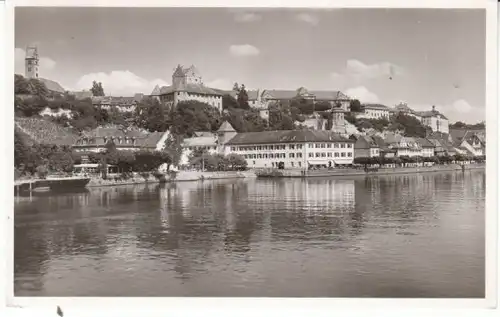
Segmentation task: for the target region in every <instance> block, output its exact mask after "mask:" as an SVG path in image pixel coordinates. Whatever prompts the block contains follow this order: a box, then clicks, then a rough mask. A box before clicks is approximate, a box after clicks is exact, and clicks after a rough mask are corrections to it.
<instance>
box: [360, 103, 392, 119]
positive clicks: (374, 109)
mask: <svg viewBox="0 0 500 317" xmlns="http://www.w3.org/2000/svg"><path fill="white" fill-rule="evenodd" d="M361 110H362V112H361V113H359V114H357V115H356V117H357V118H360V119H361V118H365V119H389V116H390V115H391V112H390V111H389V108H388V107H386V106H384V105H381V104H364V105H362V106H361Z"/></svg>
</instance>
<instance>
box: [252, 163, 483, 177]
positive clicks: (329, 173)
mask: <svg viewBox="0 0 500 317" xmlns="http://www.w3.org/2000/svg"><path fill="white" fill-rule="evenodd" d="M484 169H485V164H470V165H464V168H462V166H461V165H458V164H450V165H445V166H442V165H439V166H432V167H397V168H381V169H379V170H377V171H364V170H357V169H345V170H326V171H321V170H317V171H300V170H288V171H287V170H274V171H268V172H266V171H263V172H261V173H257V177H258V178H311V177H348V176H353V177H357V176H383V175H404V174H420V173H436V172H453V171H470V170H484Z"/></svg>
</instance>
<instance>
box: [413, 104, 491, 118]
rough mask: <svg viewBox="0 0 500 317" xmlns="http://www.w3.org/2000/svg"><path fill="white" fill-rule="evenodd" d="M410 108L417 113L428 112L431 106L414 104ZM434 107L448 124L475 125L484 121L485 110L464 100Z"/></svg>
mask: <svg viewBox="0 0 500 317" xmlns="http://www.w3.org/2000/svg"><path fill="white" fill-rule="evenodd" d="M410 107H412V108H413V109H415V110H417V111H430V110H431V109H432V104H415V105H410ZM435 107H436V110H437V111H439V112H441V113H442V114H444V115H445V116H446V117H447V118H448V119H449V121H450V123H452V122H456V121H462V122H467V123H477V122H481V121H484V120H486V113H485V111H486V109H485V108H484V107H480V106H473V105H471V104H470V103H469V102H468V101H467V100H465V99H458V100H455V101H453V102H452V103H449V104H435Z"/></svg>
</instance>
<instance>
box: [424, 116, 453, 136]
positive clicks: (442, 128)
mask: <svg viewBox="0 0 500 317" xmlns="http://www.w3.org/2000/svg"><path fill="white" fill-rule="evenodd" d="M422 124H423V125H425V126H428V127H430V128H431V129H432V132H441V133H446V134H448V133H450V129H449V121H448V119H446V118H444V117H443V116H442V115H433V116H424V117H422Z"/></svg>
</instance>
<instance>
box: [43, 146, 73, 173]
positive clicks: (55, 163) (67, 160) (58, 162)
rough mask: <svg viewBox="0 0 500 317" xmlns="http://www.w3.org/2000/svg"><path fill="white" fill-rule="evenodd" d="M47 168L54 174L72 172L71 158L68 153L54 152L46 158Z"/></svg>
mask: <svg viewBox="0 0 500 317" xmlns="http://www.w3.org/2000/svg"><path fill="white" fill-rule="evenodd" d="M48 162H49V164H48V168H49V170H51V171H54V172H66V173H69V172H71V171H72V170H73V157H72V155H71V152H70V151H62V150H59V151H55V152H53V153H52V154H51V155H50V156H49V157H48Z"/></svg>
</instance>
